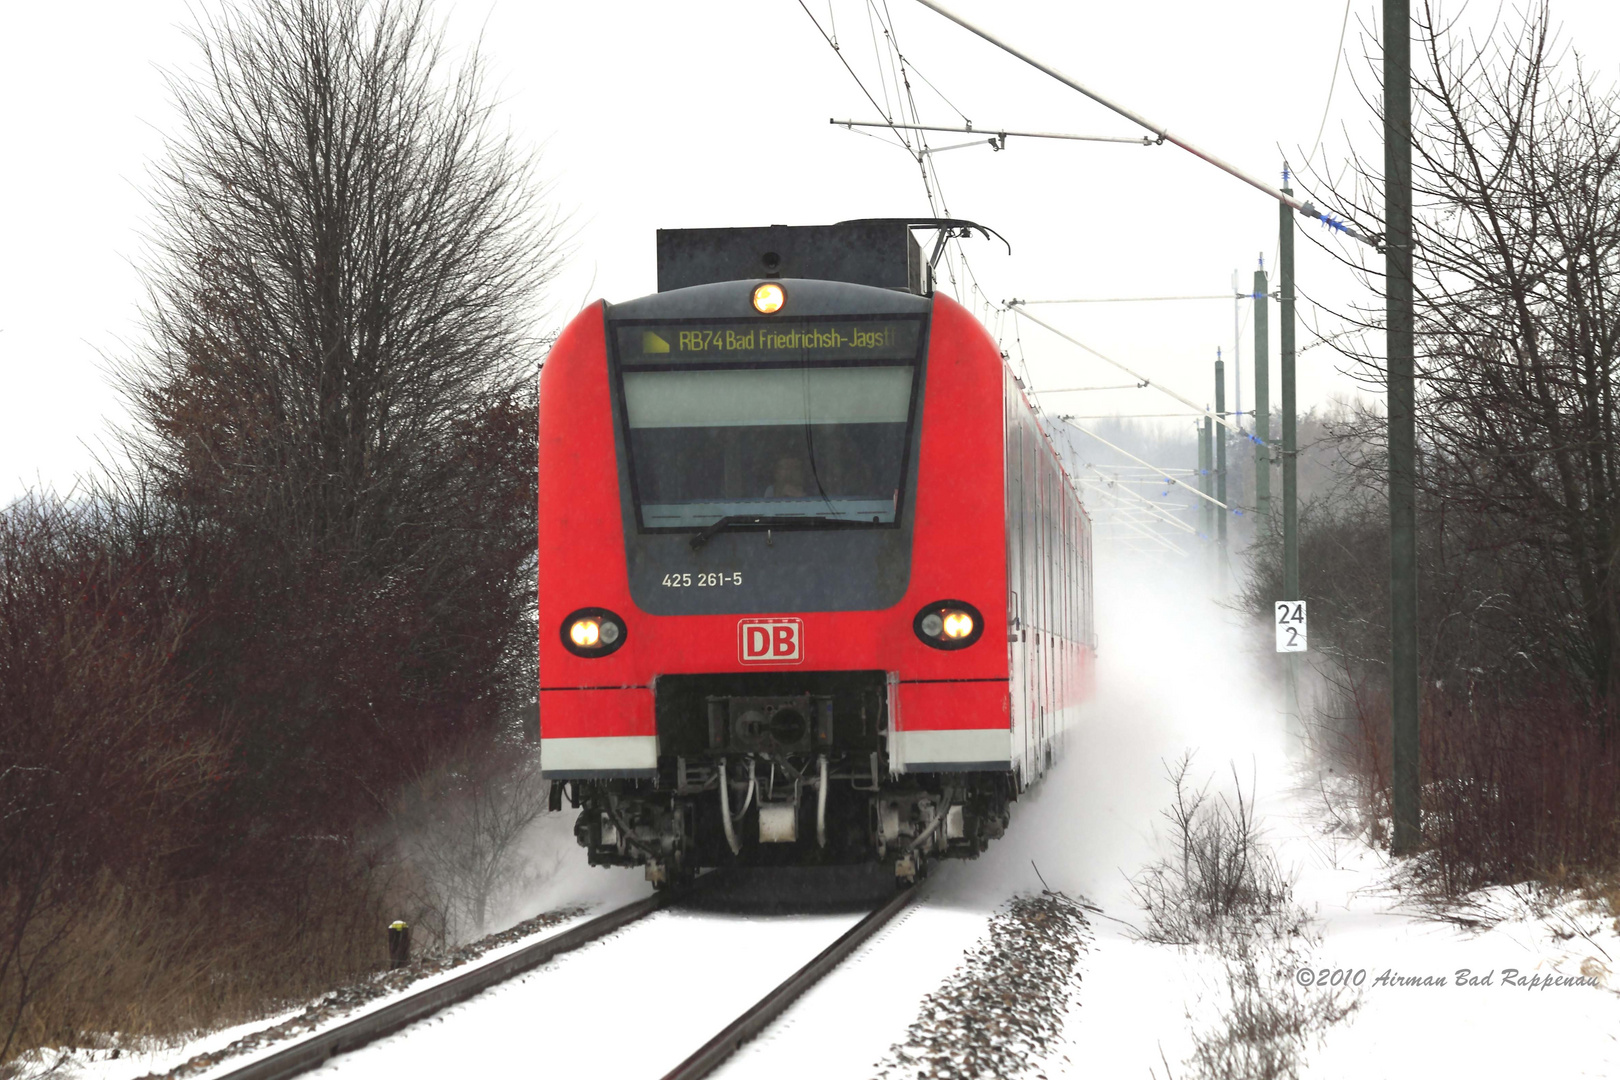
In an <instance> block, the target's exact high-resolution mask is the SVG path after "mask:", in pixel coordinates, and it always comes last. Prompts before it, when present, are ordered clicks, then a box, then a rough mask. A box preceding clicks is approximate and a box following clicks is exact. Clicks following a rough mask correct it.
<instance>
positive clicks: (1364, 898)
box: [969, 565, 1620, 1080]
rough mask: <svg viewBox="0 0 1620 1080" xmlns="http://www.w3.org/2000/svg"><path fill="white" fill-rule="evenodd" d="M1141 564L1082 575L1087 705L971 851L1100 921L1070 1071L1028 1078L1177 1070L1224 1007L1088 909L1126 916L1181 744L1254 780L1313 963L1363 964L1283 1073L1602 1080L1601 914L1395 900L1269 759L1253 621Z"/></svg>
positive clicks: (1215, 975) (1210, 983) (1297, 777)
mask: <svg viewBox="0 0 1620 1080" xmlns="http://www.w3.org/2000/svg"><path fill="white" fill-rule="evenodd" d="M1111 570H1112V572H1110V571H1111ZM1159 574H1160V571H1159V570H1157V569H1154V570H1149V569H1146V568H1144V569H1143V570H1141V571H1138V572H1134V573H1133V572H1120V568H1117V567H1115V568H1110V567H1108V566H1106V565H1099V568H1098V575H1097V581H1098V593H1099V597H1098V616H1097V621H1098V626H1099V634H1100V636H1101V638H1102V648H1101V650H1100V655H1099V665H1098V682H1099V694H1098V699H1097V702H1096V707H1095V708H1094V709H1093V710H1092V712H1091V717H1090V720H1089V722H1088V726H1087V727H1086V729H1085V732H1084V734H1083V735H1082V736H1081V737H1080V738H1079V739H1078V740H1076V743H1075V745H1074V746H1073V747H1071V750H1070V753H1069V755H1068V757H1067V759H1066V760H1065V761H1064V763H1063V765H1062V766H1061V767H1060V769H1059V770H1058V771H1057V772H1056V773H1055V774H1054V775H1053V776H1052V777H1050V778H1049V783H1048V784H1046V785H1045V786H1044V789H1043V790H1042V791H1041V792H1040V793H1038V794H1037V796H1036V798H1034V799H1032V800H1030V804H1029V805H1028V806H1026V807H1024V808H1023V809H1024V811H1025V814H1024V817H1023V820H1021V821H1019V822H1018V823H1017V827H1016V829H1015V831H1014V833H1013V835H1012V836H1011V837H1010V839H1012V840H1013V841H1014V842H1013V843H1011V844H1008V845H1006V846H1005V847H1003V848H1002V849H1001V850H999V851H995V850H993V851H992V852H991V860H992V861H991V863H990V864H989V865H990V866H998V867H1000V870H999V872H992V876H995V877H1001V876H1003V875H1005V877H1006V878H1007V879H1009V883H1010V879H1011V878H1012V877H1014V876H1015V875H1016V874H1017V873H1018V870H1019V868H1018V867H1017V866H1016V865H1014V864H1015V862H1016V861H1017V859H1018V858H1020V857H1022V856H1024V855H1026V854H1028V855H1031V856H1033V857H1034V858H1035V859H1036V860H1037V861H1038V862H1039V863H1040V867H1041V871H1042V873H1043V874H1044V875H1045V876H1046V878H1047V880H1048V881H1050V882H1051V884H1052V886H1053V887H1054V888H1062V889H1066V890H1071V891H1075V892H1078V893H1081V894H1083V895H1085V896H1087V897H1088V898H1089V899H1090V900H1091V901H1093V902H1094V903H1096V904H1098V905H1099V906H1101V907H1102V909H1103V912H1104V915H1103V916H1098V917H1095V918H1093V919H1092V925H1093V927H1094V929H1095V931H1096V940H1095V941H1094V942H1093V944H1092V946H1091V949H1090V955H1089V956H1088V958H1087V959H1086V960H1085V961H1084V962H1083V964H1082V973H1081V977H1082V987H1081V990H1080V993H1079V994H1078V997H1077V1002H1076V1005H1075V1006H1074V1007H1073V1009H1072V1010H1071V1014H1070V1023H1069V1028H1068V1031H1067V1034H1068V1038H1069V1042H1070V1046H1069V1048H1068V1050H1067V1055H1068V1057H1069V1059H1070V1060H1071V1061H1072V1062H1073V1066H1072V1068H1071V1067H1064V1066H1061V1065H1060V1066H1058V1067H1052V1068H1049V1069H1048V1074H1049V1075H1064V1074H1072V1075H1076V1076H1078V1075H1086V1074H1087V1073H1091V1072H1096V1071H1099V1070H1100V1071H1101V1072H1102V1073H1103V1074H1105V1075H1133V1076H1147V1075H1149V1070H1152V1072H1153V1075H1156V1076H1158V1077H1160V1078H1163V1077H1165V1076H1166V1075H1167V1072H1168V1073H1171V1074H1173V1075H1175V1076H1178V1077H1179V1076H1186V1075H1188V1074H1189V1070H1187V1069H1186V1068H1185V1067H1184V1064H1183V1063H1184V1061H1185V1059H1186V1057H1187V1056H1188V1054H1189V1053H1190V1051H1191V1049H1192V1030H1191V1029H1192V1027H1193V1025H1194V1024H1195V1023H1198V1024H1208V1023H1210V1022H1212V1021H1213V1019H1214V1018H1215V1012H1216V1007H1217V1005H1218V1004H1219V1002H1221V1001H1222V1000H1224V999H1225V997H1226V992H1225V988H1224V972H1223V967H1222V965H1221V964H1220V963H1219V962H1217V961H1215V960H1214V959H1213V958H1211V957H1210V956H1209V955H1208V954H1207V953H1199V952H1195V951H1191V950H1180V949H1176V948H1173V947H1170V946H1163V945H1153V944H1148V943H1145V942H1141V941H1137V940H1133V939H1132V937H1131V936H1130V934H1129V933H1128V932H1127V927H1125V926H1124V925H1122V924H1121V923H1119V922H1114V921H1111V920H1110V919H1109V918H1107V917H1104V916H1112V917H1113V918H1114V919H1119V920H1124V921H1126V922H1134V921H1137V920H1138V917H1139V910H1138V909H1136V908H1135V906H1134V904H1133V903H1132V899H1131V896H1130V893H1129V888H1128V885H1127V884H1126V881H1125V874H1126V873H1133V872H1135V871H1136V870H1137V869H1139V868H1140V867H1141V866H1143V865H1144V864H1145V863H1146V862H1148V861H1149V860H1150V859H1151V857H1152V854H1153V847H1152V844H1151V843H1150V842H1149V838H1150V835H1151V832H1150V831H1151V830H1152V829H1153V828H1155V827H1156V826H1162V824H1163V822H1162V820H1161V819H1159V818H1158V812H1159V808H1160V807H1162V806H1164V805H1166V804H1167V803H1168V801H1169V797H1170V788H1169V785H1168V784H1167V783H1166V782H1165V781H1164V779H1163V771H1164V769H1163V764H1162V762H1163V761H1173V760H1174V759H1175V758H1176V757H1177V756H1178V755H1179V754H1180V753H1181V752H1182V751H1183V750H1184V749H1193V750H1196V751H1197V757H1196V759H1195V761H1196V765H1195V772H1201V774H1202V775H1205V776H1209V775H1213V778H1214V781H1215V784H1214V787H1215V788H1222V787H1223V786H1224V788H1225V790H1228V791H1230V790H1231V787H1232V784H1231V775H1230V771H1229V768H1230V766H1229V764H1228V763H1229V762H1230V763H1234V764H1235V765H1236V767H1237V772H1238V775H1239V776H1240V778H1241V779H1242V781H1243V782H1244V784H1245V786H1247V785H1248V783H1249V781H1250V778H1251V776H1253V777H1254V779H1255V782H1256V784H1257V787H1258V789H1259V795H1260V799H1259V804H1258V805H1259V814H1260V817H1261V819H1262V821H1263V823H1264V824H1265V826H1266V828H1267V839H1268V841H1269V842H1270V843H1271V844H1272V845H1273V847H1274V848H1275V850H1276V851H1277V853H1278V855H1279V858H1280V861H1281V862H1282V864H1283V866H1284V867H1285V868H1292V869H1293V870H1294V871H1295V872H1296V873H1297V875H1298V877H1297V883H1296V900H1297V901H1298V902H1299V903H1300V904H1301V905H1302V906H1303V907H1304V908H1305V910H1306V911H1307V912H1309V913H1310V914H1311V915H1312V916H1313V917H1314V918H1315V919H1317V920H1318V927H1317V929H1318V931H1319V932H1320V934H1321V936H1322V942H1321V944H1320V946H1319V947H1318V948H1317V949H1316V950H1315V951H1314V956H1313V960H1312V965H1311V966H1312V968H1313V969H1320V968H1324V967H1326V968H1328V969H1330V970H1331V969H1334V968H1338V969H1345V970H1351V971H1362V970H1364V971H1365V972H1366V974H1365V975H1364V976H1363V983H1364V985H1363V987H1362V989H1361V1003H1360V1007H1359V1009H1358V1010H1357V1011H1356V1012H1355V1013H1353V1014H1352V1015H1351V1016H1350V1018H1349V1019H1348V1020H1346V1021H1344V1022H1342V1023H1341V1024H1339V1025H1337V1026H1335V1027H1333V1028H1331V1029H1330V1030H1329V1031H1328V1032H1327V1033H1326V1035H1325V1039H1324V1042H1323V1045H1322V1046H1321V1047H1320V1049H1317V1050H1314V1051H1313V1052H1308V1053H1307V1056H1306V1060H1305V1067H1304V1069H1303V1075H1305V1076H1308V1077H1312V1078H1317V1077H1321V1078H1333V1080H1339V1078H1345V1080H1350V1078H1355V1080H1365V1078H1367V1077H1369V1076H1376V1077H1381V1076H1417V1075H1439V1074H1446V1075H1474V1074H1485V1073H1490V1074H1493V1075H1495V1074H1512V1073H1515V1072H1520V1071H1522V1072H1525V1073H1529V1072H1532V1071H1533V1072H1535V1073H1537V1074H1549V1072H1550V1074H1553V1075H1559V1076H1615V1075H1620V994H1617V993H1616V991H1617V990H1620V977H1617V976H1616V975H1615V974H1609V972H1613V971H1615V970H1616V969H1617V968H1620V935H1617V933H1616V931H1615V927H1614V925H1612V923H1613V920H1612V919H1610V918H1608V917H1606V916H1598V915H1595V914H1591V913H1583V912H1581V911H1580V910H1579V909H1580V908H1581V905H1579V904H1576V903H1567V904H1565V905H1563V907H1561V908H1559V909H1558V910H1557V911H1556V912H1555V913H1553V914H1552V915H1551V916H1548V915H1546V914H1544V913H1542V914H1538V913H1537V912H1536V911H1533V910H1530V909H1529V907H1528V906H1527V905H1525V904H1523V903H1520V902H1519V901H1518V900H1517V899H1516V897H1515V896H1514V894H1512V893H1511V892H1509V891H1508V890H1493V891H1492V894H1491V895H1487V896H1484V897H1481V898H1480V901H1481V903H1482V905H1483V906H1485V907H1487V908H1493V909H1494V910H1495V911H1496V912H1497V913H1498V914H1500V915H1506V916H1508V917H1507V918H1506V919H1505V921H1502V922H1501V923H1500V924H1499V925H1496V926H1495V927H1493V928H1492V929H1489V930H1487V931H1484V932H1476V931H1472V930H1468V929H1465V928H1463V927H1461V926H1458V925H1455V924H1453V923H1446V922H1439V921H1435V920H1434V919H1432V918H1427V917H1425V916H1423V915H1422V914H1421V913H1420V912H1419V911H1418V910H1417V907H1416V905H1407V904H1405V903H1404V901H1403V898H1402V897H1401V895H1400V894H1399V893H1398V892H1396V891H1395V890H1394V888H1393V886H1392V885H1391V884H1390V880H1391V873H1390V868H1389V867H1388V865H1387V860H1386V859H1385V857H1383V856H1382V855H1380V854H1379V853H1376V852H1374V851H1372V850H1370V849H1368V848H1367V847H1366V846H1365V845H1364V844H1362V843H1360V842H1359V841H1357V840H1356V839H1354V838H1345V837H1335V836H1333V835H1331V833H1330V832H1329V830H1328V828H1327V822H1329V821H1330V820H1331V817H1330V815H1329V814H1327V813H1326V809H1325V802H1324V799H1323V797H1322V794H1321V791H1320V788H1319V787H1318V786H1317V785H1316V783H1315V782H1314V780H1313V778H1312V777H1311V776H1309V775H1308V774H1306V773H1304V772H1303V771H1301V770H1300V769H1299V768H1297V767H1291V766H1290V765H1289V764H1288V763H1287V761H1286V757H1285V754H1284V753H1283V749H1284V741H1283V729H1282V722H1281V718H1280V714H1279V710H1278V704H1277V699H1276V697H1275V696H1274V690H1273V688H1272V687H1271V686H1270V685H1268V683H1267V680H1266V678H1265V672H1266V671H1267V669H1268V668H1270V667H1271V665H1270V663H1269V661H1270V660H1271V659H1272V657H1271V656H1269V655H1267V654H1266V653H1265V652H1264V651H1263V650H1264V649H1265V648H1266V646H1267V642H1266V641H1265V640H1263V639H1264V638H1265V637H1266V636H1267V634H1268V631H1269V628H1268V627H1264V626H1261V627H1258V628H1252V627H1245V626H1244V625H1243V622H1242V620H1241V618H1240V617H1239V616H1237V615H1236V614H1235V613H1232V612H1229V611H1225V610H1222V609H1221V608H1219V607H1217V606H1216V605H1214V604H1213V603H1211V602H1210V601H1208V600H1204V599H1201V598H1200V597H1199V596H1198V594H1197V590H1196V589H1194V588H1189V587H1187V586H1186V584H1185V583H1182V582H1176V581H1173V580H1166V579H1165V578H1163V577H1162V576H1159ZM1050 781H1055V782H1050ZM1032 826H1033V827H1032ZM988 868H989V867H987V866H984V865H983V864H981V866H976V867H971V868H969V869H970V872H979V873H983V871H984V870H985V869H988ZM1018 885H1019V887H1028V882H1027V881H1020V882H1018ZM1583 934H1586V935H1590V937H1589V938H1588V937H1585V936H1582V935H1583ZM1583 965H1584V970H1585V971H1586V972H1588V973H1596V974H1598V975H1600V985H1599V986H1597V987H1584V986H1583V987H1572V986H1554V987H1546V988H1542V989H1525V988H1519V987H1507V986H1504V985H1502V979H1503V974H1504V972H1505V970H1506V969H1508V968H1516V969H1518V970H1519V972H1520V973H1522V974H1523V975H1525V976H1532V975H1534V974H1538V973H1539V974H1542V975H1546V974H1548V973H1563V974H1565V975H1577V976H1578V975H1580V974H1581V973H1582V971H1583ZM1461 968H1467V969H1470V970H1471V972H1472V973H1473V974H1474V975H1484V974H1486V973H1493V981H1492V985H1489V986H1458V985H1456V972H1457V971H1458V969H1461ZM1386 971H1389V972H1392V973H1393V974H1397V975H1405V976H1434V977H1444V978H1446V979H1447V985H1445V986H1427V987H1421V986H1392V985H1388V984H1387V983H1386V984H1385V985H1375V983H1376V982H1377V980H1378V977H1379V976H1380V975H1382V974H1383V973H1384V972H1386ZM1301 992H1302V993H1309V992H1311V991H1307V990H1304V989H1303V988H1301ZM1189 1014H1190V1015H1191V1017H1192V1018H1193V1019H1189ZM1166 1063H1167V1064H1168V1066H1169V1069H1168V1070H1167V1069H1166Z"/></svg>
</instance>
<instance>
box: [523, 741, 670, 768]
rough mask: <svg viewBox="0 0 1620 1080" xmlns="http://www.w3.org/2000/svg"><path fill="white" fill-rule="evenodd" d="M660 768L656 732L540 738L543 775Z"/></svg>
mask: <svg viewBox="0 0 1620 1080" xmlns="http://www.w3.org/2000/svg"><path fill="white" fill-rule="evenodd" d="M657 768H658V737H657V736H656V735H616V736H609V737H597V738H585V739H547V738H544V737H542V738H541V739H540V774H541V775H542V776H556V775H558V774H567V775H573V776H578V775H580V774H587V775H588V774H592V773H623V772H652V771H655V770H657Z"/></svg>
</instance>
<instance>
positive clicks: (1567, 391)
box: [1333, 0, 1620, 700]
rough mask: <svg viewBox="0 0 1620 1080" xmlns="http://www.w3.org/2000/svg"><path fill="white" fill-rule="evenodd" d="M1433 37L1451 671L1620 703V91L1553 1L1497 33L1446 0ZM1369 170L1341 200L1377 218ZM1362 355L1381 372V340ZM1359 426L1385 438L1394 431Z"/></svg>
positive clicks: (1425, 368)
mask: <svg viewBox="0 0 1620 1080" xmlns="http://www.w3.org/2000/svg"><path fill="white" fill-rule="evenodd" d="M1416 29H1417V34H1418V43H1419V46H1420V50H1421V53H1422V56H1423V59H1424V61H1425V63H1423V64H1422V65H1421V66H1420V68H1419V70H1417V71H1416V73H1415V75H1414V119H1413V186H1414V193H1415V197H1416V200H1417V204H1418V213H1417V215H1416V246H1415V252H1414V262H1415V274H1416V284H1417V342H1418V377H1419V388H1420V390H1419V402H1418V424H1419V445H1420V454H1421V462H1420V469H1419V484H1420V485H1421V488H1422V492H1421V498H1422V500H1423V501H1422V507H1423V509H1424V510H1425V512H1426V513H1425V517H1426V518H1427V519H1428V520H1427V521H1426V522H1425V524H1424V531H1425V533H1426V540H1425V544H1426V553H1425V566H1424V576H1425V577H1426V578H1427V579H1428V583H1427V584H1426V585H1425V589H1426V590H1428V589H1431V588H1436V589H1439V590H1440V594H1437V595H1434V596H1430V595H1426V596H1425V603H1424V605H1423V606H1424V608H1425V616H1424V618H1425V627H1424V638H1425V641H1426V642H1428V643H1429V648H1428V652H1429V658H1428V664H1429V668H1430V673H1431V675H1432V676H1433V677H1436V678H1452V677H1454V676H1456V675H1458V674H1459V673H1465V672H1466V671H1467V670H1469V669H1472V670H1476V671H1477V670H1479V669H1480V667H1481V665H1482V664H1483V665H1489V666H1491V667H1492V668H1493V669H1494V670H1493V674H1494V675H1497V676H1501V675H1503V674H1505V672H1506V670H1512V671H1514V672H1515V673H1517V675H1519V676H1520V677H1523V678H1524V679H1526V680H1527V681H1528V682H1531V683H1540V684H1541V685H1546V684H1547V683H1549V682H1554V681H1558V680H1560V679H1563V678H1567V677H1568V676H1570V675H1573V676H1575V677H1576V678H1577V679H1578V680H1579V681H1580V682H1581V683H1582V684H1583V685H1584V686H1585V687H1587V688H1588V691H1589V693H1590V694H1591V695H1592V696H1593V697H1594V698H1596V699H1600V700H1601V699H1605V698H1612V697H1613V696H1614V695H1615V694H1617V693H1620V589H1617V585H1620V581H1617V579H1616V576H1615V573H1616V567H1615V560H1616V557H1617V555H1620V547H1617V541H1620V520H1617V516H1616V515H1617V513H1620V442H1617V431H1616V411H1615V408H1616V407H1615V398H1614V383H1615V379H1616V375H1617V364H1620V319H1617V314H1620V98H1617V95H1616V91H1615V89H1614V87H1613V86H1612V85H1608V86H1606V87H1604V86H1599V85H1598V84H1597V83H1596V82H1595V81H1594V80H1593V79H1591V78H1589V77H1588V76H1587V74H1586V73H1585V72H1584V71H1583V70H1582V67H1581V65H1580V63H1579V58H1578V57H1573V58H1572V57H1570V56H1569V55H1568V54H1567V53H1565V52H1564V51H1563V50H1561V49H1560V48H1559V46H1558V45H1557V43H1556V40H1555V37H1556V35H1555V34H1554V32H1553V29H1552V21H1551V14H1550V10H1549V8H1548V5H1547V3H1546V2H1545V0H1541V2H1539V3H1537V4H1535V5H1533V6H1532V7H1531V8H1530V10H1529V11H1528V12H1527V13H1526V14H1525V15H1524V16H1523V18H1522V20H1521V21H1520V22H1519V24H1518V25H1513V24H1511V23H1509V22H1503V23H1499V24H1498V25H1497V26H1496V27H1494V28H1493V29H1492V31H1491V32H1490V33H1489V34H1488V35H1487V36H1485V37H1484V38H1482V39H1476V38H1473V37H1471V36H1469V35H1467V34H1465V33H1464V32H1463V31H1462V30H1461V29H1460V28H1459V27H1458V26H1457V25H1456V24H1455V23H1454V22H1449V21H1447V19H1446V18H1445V16H1444V15H1443V14H1442V12H1441V11H1440V10H1439V8H1438V7H1437V6H1436V4H1434V3H1433V2H1432V0H1431V2H1425V3H1424V5H1423V7H1422V11H1421V14H1420V17H1419V19H1418V21H1417V27H1416ZM1371 104H1373V105H1374V107H1375V108H1376V106H1377V102H1376V101H1374V102H1371ZM1353 173H1354V175H1355V176H1356V177H1357V182H1356V184H1355V186H1354V189H1353V190H1351V189H1340V190H1337V191H1334V192H1333V195H1334V197H1335V198H1336V199H1337V200H1338V202H1339V203H1340V205H1348V206H1350V207H1351V209H1352V213H1353V214H1354V215H1355V216H1356V217H1358V218H1360V219H1362V220H1372V221H1376V220H1378V218H1379V216H1380V209H1379V204H1378V201H1377V194H1376V193H1377V192H1378V191H1380V190H1381V188H1382V182H1383V181H1382V176H1381V174H1380V170H1379V168H1378V167H1377V164H1376V163H1375V162H1374V161H1373V160H1371V159H1370V158H1366V159H1357V160H1356V161H1355V162H1354V168H1353ZM1368 276H1369V280H1376V279H1375V278H1374V276H1373V275H1372V274H1371V273H1369V275H1368ZM1363 325H1364V326H1366V327H1367V328H1368V329H1373V330H1376V329H1377V328H1378V327H1379V325H1380V323H1379V320H1378V319H1376V318H1370V319H1366V320H1365V321H1364V323H1363ZM1369 340H1371V339H1369ZM1354 355H1355V358H1356V359H1357V360H1359V361H1361V362H1363V363H1364V364H1366V365H1367V367H1366V370H1367V371H1368V373H1369V377H1370V378H1371V379H1372V380H1374V381H1381V380H1382V376H1383V369H1382V361H1381V355H1380V353H1379V351H1378V350H1376V349H1367V350H1365V351H1363V352H1361V353H1359V354H1354ZM1369 419H1372V420H1376V418H1369ZM1358 434H1359V435H1360V436H1362V437H1367V438H1369V439H1371V440H1375V441H1376V440H1378V439H1379V436H1378V435H1377V431H1376V426H1375V424H1370V425H1368V426H1367V427H1366V428H1365V429H1364V430H1363V431H1361V432H1359V433H1358ZM1364 464H1365V465H1367V466H1368V467H1369V468H1370V469H1380V468H1381V467H1382V461H1381V460H1380V459H1379V458H1378V457H1377V456H1376V455H1374V456H1372V457H1369V458H1368V459H1366V460H1365V461H1364ZM1447 592H1449V593H1450V595H1443V594H1445V593H1447ZM1431 599H1432V600H1439V601H1442V602H1441V603H1438V604H1435V603H1429V601H1430V600H1431ZM1504 601H1506V602H1504ZM1504 661H1506V664H1505V665H1503V662H1504Z"/></svg>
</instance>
